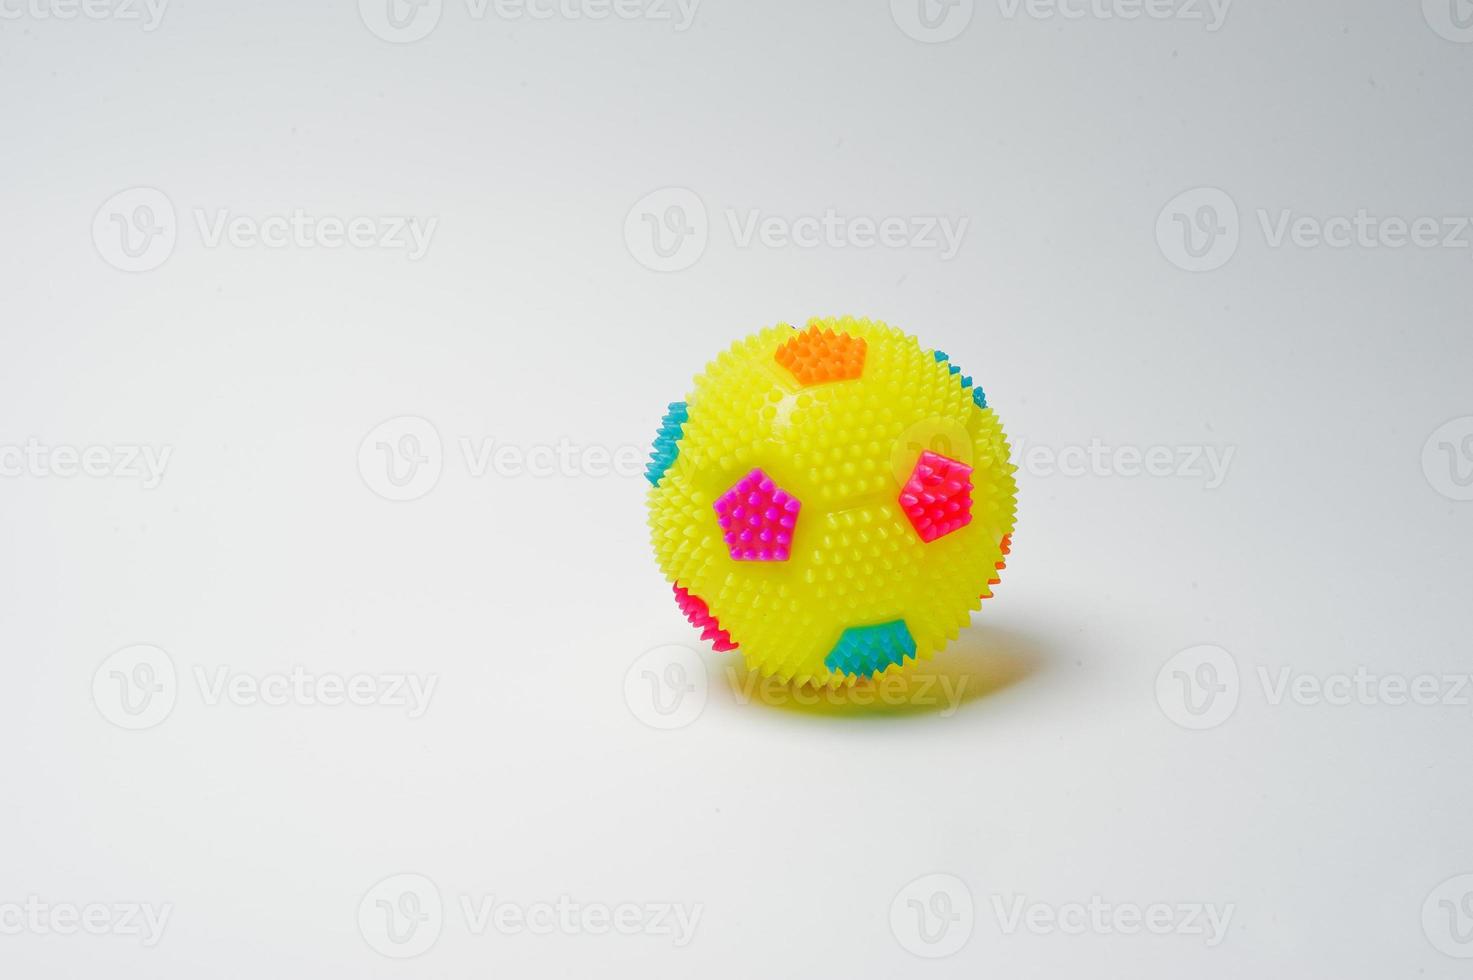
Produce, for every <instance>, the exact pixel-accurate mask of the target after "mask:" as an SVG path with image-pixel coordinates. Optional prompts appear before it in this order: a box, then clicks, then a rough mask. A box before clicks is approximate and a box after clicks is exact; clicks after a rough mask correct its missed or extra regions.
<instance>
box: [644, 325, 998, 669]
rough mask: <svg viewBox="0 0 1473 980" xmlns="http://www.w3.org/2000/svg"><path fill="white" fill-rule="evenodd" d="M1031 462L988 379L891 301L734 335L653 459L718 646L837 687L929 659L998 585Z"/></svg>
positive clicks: (677, 411)
mask: <svg viewBox="0 0 1473 980" xmlns="http://www.w3.org/2000/svg"><path fill="white" fill-rule="evenodd" d="M1015 470H1016V467H1015V466H1013V465H1012V463H1011V462H1010V461H1009V459H1008V444H1007V441H1006V439H1005V437H1004V435H1003V431H1002V426H1001V425H1000V424H999V422H998V419H997V416H996V414H995V413H994V412H993V410H992V409H991V408H990V407H988V405H987V400H986V396H985V395H984V394H983V393H982V389H981V388H980V387H978V386H976V385H974V384H973V383H972V379H971V378H969V377H966V376H964V375H962V374H961V372H960V370H959V369H958V368H957V367H956V366H954V365H953V364H952V363H951V361H950V359H949V358H948V357H947V355H946V354H944V353H941V352H939V351H934V350H927V349H924V348H922V347H921V345H920V343H919V342H918V341H917V340H916V339H915V338H914V337H911V336H910V335H908V334H906V333H903V332H902V331H900V330H897V329H895V328H894V327H890V326H887V325H886V324H884V323H880V322H877V321H872V320H858V319H853V318H850V317H842V318H838V319H817V318H815V319H813V320H811V321H809V323H808V325H807V327H806V329H802V330H798V329H794V328H793V327H791V326H788V325H786V324H781V325H778V326H775V327H770V328H768V329H766V330H762V331H759V332H758V333H755V334H753V335H752V336H750V337H747V338H746V339H744V340H740V341H738V342H737V343H735V344H733V345H732V346H731V348H730V349H729V350H727V351H725V352H723V353H722V354H720V355H719V356H718V357H717V358H716V360H714V361H713V362H711V363H710V364H709V365H707V367H706V370H705V371H703V372H702V373H701V374H700V375H698V376H697V377H696V379H695V388H694V389H693V390H692V391H691V393H690V395H689V396H688V397H687V399H686V400H685V401H684V402H674V403H672V404H671V405H670V407H669V411H668V412H667V413H666V415H665V419H664V422H663V423H662V425H661V427H660V431H659V434H658V435H657V437H656V439H655V444H654V450H653V452H652V453H651V458H650V464H649V467H648V469H647V471H646V475H647V477H648V478H649V481H650V484H651V489H650V492H649V520H650V528H651V531H652V532H653V539H654V546H655V555H656V558H657V560H658V561H659V565H660V570H661V571H662V572H664V574H665V576H666V578H667V579H669V580H670V581H671V582H672V583H673V584H674V586H675V596H676V600H677V601H678V602H679V604H680V607H681V610H682V611H683V612H684V613H685V614H686V616H687V618H689V619H690V621H691V622H692V624H694V625H695V626H696V627H697V628H699V629H700V630H701V631H702V635H703V637H705V638H706V639H708V640H710V641H711V642H712V644H713V646H714V647H715V648H716V649H717V650H731V649H737V650H739V651H740V652H741V654H742V655H743V656H744V657H745V658H746V662H747V665H748V666H749V667H751V668H753V669H755V670H757V671H760V672H761V673H762V675H763V676H771V675H777V676H778V677H780V678H781V679H782V680H784V681H793V682H795V683H797V684H815V685H829V686H838V685H842V684H847V683H852V682H854V681H855V680H857V679H858V678H861V677H873V676H876V675H879V674H882V673H886V672H892V671H899V670H902V669H904V668H905V667H906V666H907V665H909V664H911V663H913V662H915V661H916V660H923V659H927V658H929V657H930V656H931V655H932V654H933V653H934V652H936V651H937V650H940V649H941V648H942V647H943V646H945V645H946V643H947V642H948V641H950V640H952V639H954V638H955V637H956V635H957V633H958V631H959V630H960V629H961V628H962V627H963V626H966V625H967V624H968V622H969V621H970V614H971V612H972V611H973V610H976V609H979V608H980V607H981V600H982V599H984V598H987V597H989V596H991V595H992V590H991V586H992V585H994V584H996V582H997V575H998V571H999V570H1000V569H1001V568H1002V567H1003V564H1004V561H1005V557H1006V555H1007V553H1008V549H1009V546H1010V542H1011V536H1012V531H1013V520H1014V515H1015V512H1016V501H1017V496H1016V495H1017V485H1016V483H1015V482H1014V480H1013V473H1014V471H1015Z"/></svg>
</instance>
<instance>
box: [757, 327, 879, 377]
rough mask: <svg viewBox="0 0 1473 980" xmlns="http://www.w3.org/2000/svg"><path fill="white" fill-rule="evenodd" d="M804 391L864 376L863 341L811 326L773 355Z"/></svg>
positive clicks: (859, 338)
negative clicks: (814, 386)
mask: <svg viewBox="0 0 1473 980" xmlns="http://www.w3.org/2000/svg"><path fill="white" fill-rule="evenodd" d="M773 357H774V358H775V359H776V360H777V363H779V364H781V365H782V366H783V367H785V368H787V369H788V371H789V372H790V373H791V374H792V375H793V377H795V378H797V379H798V383H799V384H801V385H803V386H804V387H805V388H806V387H808V386H809V385H820V384H823V383H824V382H826V381H850V380H852V379H854V378H857V377H859V376H860V375H861V374H863V373H864V338H863V337H851V336H849V335H848V334H847V333H835V332H834V331H833V330H832V329H825V330H820V329H819V328H818V326H817V325H813V326H810V327H809V328H808V329H807V330H804V331H802V332H801V333H799V334H798V335H797V336H795V337H793V339H791V340H789V341H788V342H787V343H785V344H783V345H782V346H781V347H779V348H778V349H777V353H776V354H774V355H773Z"/></svg>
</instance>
